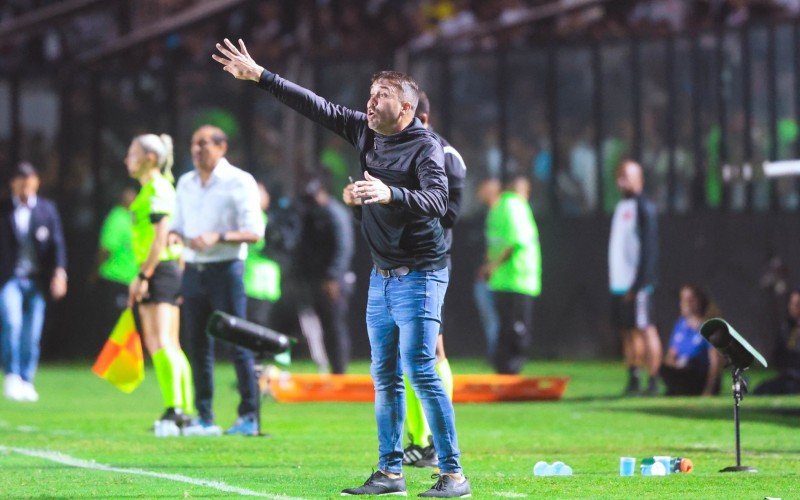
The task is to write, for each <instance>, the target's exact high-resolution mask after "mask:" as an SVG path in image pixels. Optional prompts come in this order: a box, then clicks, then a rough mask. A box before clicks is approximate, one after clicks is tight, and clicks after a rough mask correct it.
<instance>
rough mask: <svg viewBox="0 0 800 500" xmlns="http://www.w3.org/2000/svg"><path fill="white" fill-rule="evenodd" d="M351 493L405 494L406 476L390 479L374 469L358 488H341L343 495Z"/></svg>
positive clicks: (376, 494)
mask: <svg viewBox="0 0 800 500" xmlns="http://www.w3.org/2000/svg"><path fill="white" fill-rule="evenodd" d="M351 495H374V496H384V495H386V496H388V495H393V496H399V497H404V496H407V493H406V478H404V477H403V476H400V477H398V478H395V479H392V478H391V477H389V476H387V475H386V474H384V473H383V472H381V471H379V470H378V471H375V472H373V473H372V475H371V476H370V477H369V479H367V481H366V482H365V483H364V484H363V485H361V486H359V487H358V488H348V489H346V490H342V496H343V497H349V496H351Z"/></svg>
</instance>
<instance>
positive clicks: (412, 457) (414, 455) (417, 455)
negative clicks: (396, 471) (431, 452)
mask: <svg viewBox="0 0 800 500" xmlns="http://www.w3.org/2000/svg"><path fill="white" fill-rule="evenodd" d="M424 456H425V448H423V447H422V446H419V445H416V444H414V443H411V444H410V445H408V446H407V447H406V449H405V450H403V465H414V464H416V463H417V461H418V460H420V459H421V458H422V457H424Z"/></svg>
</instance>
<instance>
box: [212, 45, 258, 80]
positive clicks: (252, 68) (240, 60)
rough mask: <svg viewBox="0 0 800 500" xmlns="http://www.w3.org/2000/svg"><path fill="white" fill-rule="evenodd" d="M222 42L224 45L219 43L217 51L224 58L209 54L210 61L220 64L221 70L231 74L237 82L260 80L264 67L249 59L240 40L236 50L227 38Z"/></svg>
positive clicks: (245, 48)
mask: <svg viewBox="0 0 800 500" xmlns="http://www.w3.org/2000/svg"><path fill="white" fill-rule="evenodd" d="M224 42H225V45H223V44H221V43H218V44H217V50H218V51H219V52H220V54H222V56H224V57H222V56H219V55H217V54H211V59H213V60H215V61H217V62H218V63H220V64H221V65H222V69H224V70H225V71H227V72H228V73H230V74H232V75H233V76H234V77H236V78H237V79H238V80H252V81H254V82H257V81H258V79H259V78H261V73H262V72H263V71H264V67H263V66H259V65H258V64H257V63H256V62H255V61H254V60H253V58H252V57H250V54H249V53H248V52H247V47H245V46H244V42H243V41H242V39H241V38H240V39H239V47H238V48H237V47H236V46H235V45H234V44H233V43H232V42H231V41H230V40H228V39H227V38H226V39H225V40H224Z"/></svg>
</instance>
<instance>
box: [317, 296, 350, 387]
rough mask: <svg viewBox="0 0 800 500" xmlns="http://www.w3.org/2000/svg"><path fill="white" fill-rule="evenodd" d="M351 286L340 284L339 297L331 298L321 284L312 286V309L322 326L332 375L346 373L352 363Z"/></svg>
mask: <svg viewBox="0 0 800 500" xmlns="http://www.w3.org/2000/svg"><path fill="white" fill-rule="evenodd" d="M350 291H351V290H350V286H349V285H347V284H346V283H343V282H342V281H341V280H340V282H339V296H338V297H331V296H330V295H328V294H327V293H326V292H325V290H324V289H323V288H322V285H321V284H316V285H311V289H310V292H311V300H312V307H313V308H314V311H315V312H316V313H317V316H318V317H319V322H320V324H321V325H322V331H323V332H324V333H323V339H324V342H325V352H327V354H328V361H329V362H330V364H331V373H344V372H345V371H347V364H348V363H349V362H350V334H349V332H348V331H347V313H348V310H349V303H350Z"/></svg>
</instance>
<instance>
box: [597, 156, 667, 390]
mask: <svg viewBox="0 0 800 500" xmlns="http://www.w3.org/2000/svg"><path fill="white" fill-rule="evenodd" d="M617 187H618V188H619V190H620V191H621V192H622V195H623V199H622V200H620V201H619V202H618V203H617V207H616V209H615V210H614V217H613V218H612V220H611V234H610V237H609V242H608V274H609V288H610V291H611V297H612V321H613V323H614V326H615V327H616V328H618V329H619V330H620V332H621V333H622V348H623V351H624V356H625V363H626V365H627V366H628V385H627V387H626V388H625V394H626V395H631V396H633V395H639V394H641V393H642V390H641V387H640V378H641V376H640V373H639V371H640V369H641V368H642V367H646V368H647V371H648V374H649V375H650V380H649V382H648V386H647V389H646V390H645V392H644V394H645V395H648V396H656V395H658V393H659V387H658V385H659V376H658V370H659V368H660V366H661V340H660V339H659V336H658V330H656V326H655V320H654V319H653V292H654V291H655V287H656V286H657V285H658V213H657V210H656V206H655V204H654V203H653V202H652V201H650V200H649V199H648V198H647V196H645V194H644V171H643V170H642V166H641V165H639V164H638V163H636V162H635V161H633V160H624V161H623V162H622V164H621V165H620V167H619V169H618V170H617Z"/></svg>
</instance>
